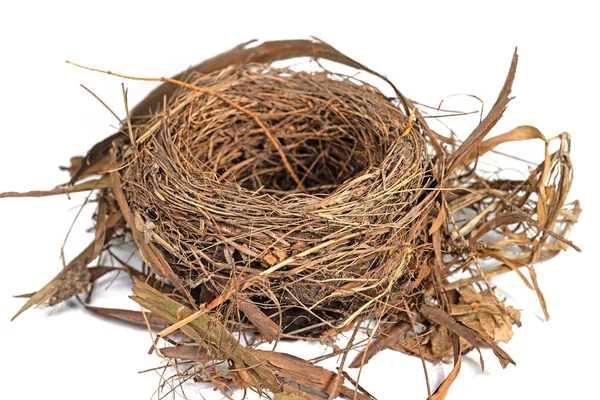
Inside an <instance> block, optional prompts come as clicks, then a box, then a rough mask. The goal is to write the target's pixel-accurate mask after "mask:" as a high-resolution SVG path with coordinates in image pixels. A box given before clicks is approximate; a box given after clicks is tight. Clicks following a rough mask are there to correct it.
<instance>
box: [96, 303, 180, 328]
mask: <svg viewBox="0 0 600 400" xmlns="http://www.w3.org/2000/svg"><path fill="white" fill-rule="evenodd" d="M86 308H87V309H88V310H90V311H93V312H95V313H96V314H99V315H102V316H105V317H110V318H115V319H118V320H121V321H126V322H131V323H133V324H136V325H144V326H145V325H146V319H145V318H144V316H143V315H142V312H141V311H134V310H121V309H118V308H101V307H92V306H86ZM145 314H146V318H147V319H148V322H149V323H150V325H151V326H155V327H162V326H166V325H169V321H167V320H166V319H164V318H161V317H159V316H158V315H156V314H153V313H151V312H146V313H145Z"/></svg>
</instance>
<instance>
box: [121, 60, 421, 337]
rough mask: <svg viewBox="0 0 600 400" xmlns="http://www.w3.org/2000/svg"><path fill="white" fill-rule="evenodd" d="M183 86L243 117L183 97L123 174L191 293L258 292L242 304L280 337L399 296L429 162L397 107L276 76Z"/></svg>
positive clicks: (260, 69)
mask: <svg viewBox="0 0 600 400" xmlns="http://www.w3.org/2000/svg"><path fill="white" fill-rule="evenodd" d="M186 82H188V83H190V84H191V85H194V86H197V87H201V88H206V89H210V90H215V91H218V92H219V93H220V94H221V95H222V96H224V97H225V98H226V99H228V100H229V101H230V102H232V103H234V104H236V105H237V106H239V109H237V108H234V107H232V106H231V105H230V104H227V103H225V102H224V101H222V100H221V99H219V98H216V97H214V96H209V95H206V94H205V93H199V92H196V91H193V90H189V89H185V90H184V91H183V92H181V93H179V94H178V95H176V96H174V97H173V98H172V99H171V101H170V102H169V104H168V105H167V107H166V109H165V110H163V111H162V112H160V113H157V114H156V115H154V116H153V118H151V119H150V120H149V121H148V122H147V123H146V124H144V125H142V126H139V127H137V128H135V129H133V138H134V140H135V142H136V147H135V149H134V151H128V152H127V153H126V155H125V156H123V160H122V162H123V164H125V165H127V167H126V168H125V169H123V170H122V171H121V172H122V175H123V180H124V181H125V182H130V184H127V185H126V190H125V193H126V196H127V199H128V202H129V203H130V205H131V208H132V210H133V211H134V212H138V213H139V215H140V216H141V218H142V220H143V224H144V226H145V229H146V237H147V238H148V240H151V241H154V242H156V244H157V245H158V246H160V248H161V249H162V250H163V251H164V253H165V256H166V257H167V258H168V260H169V263H170V264H171V265H172V266H173V268H174V270H175V271H176V273H177V274H178V275H179V276H180V277H181V279H182V281H183V282H185V285H189V286H190V287H192V288H195V287H197V286H202V288H205V290H206V291H207V292H206V293H203V294H204V295H208V296H209V297H212V298H214V297H217V296H219V295H220V294H222V293H224V292H225V291H226V290H227V289H228V287H229V286H230V285H231V281H232V280H234V279H235V280H239V281H241V282H251V284H248V285H244V289H243V290H240V291H239V292H238V295H242V296H245V297H247V298H248V299H249V300H251V301H253V302H255V303H256V304H258V305H259V307H260V308H261V309H262V310H263V311H264V313H265V314H267V315H269V316H271V317H273V318H272V319H273V320H275V321H277V323H279V322H280V321H281V323H282V327H283V330H284V332H285V331H288V330H296V329H299V328H304V327H307V326H310V325H313V324H315V325H317V327H318V328H315V329H312V330H310V331H309V332H311V333H313V334H314V333H318V332H320V331H322V330H328V329H331V328H333V327H337V326H338V325H340V324H346V323H349V322H351V321H352V320H354V319H355V318H356V317H357V316H358V315H360V314H369V313H371V311H372V310H373V308H374V307H375V306H376V305H377V304H378V303H377V302H376V299H378V298H381V297H382V296H387V295H389V294H390V292H398V291H399V287H400V285H401V283H402V280H401V278H402V275H403V271H404V269H405V268H406V264H407V263H409V262H410V257H409V249H410V248H411V246H412V243H413V241H414V238H411V237H410V236H409V232H410V231H411V228H412V226H413V225H414V220H415V218H410V217H409V218H403V217H405V216H406V214H407V211H408V210H410V209H411V207H413V206H414V205H415V204H416V203H417V202H418V201H419V198H420V197H421V196H422V188H423V187H424V186H425V185H426V183H427V182H426V181H427V179H428V175H427V162H428V157H427V150H426V146H425V142H424V139H423V137H422V135H420V134H418V133H415V132H418V131H417V129H414V130H413V129H412V128H409V125H408V119H409V118H408V116H407V115H405V114H404V112H403V111H402V110H401V109H400V108H399V107H398V106H397V105H395V104H393V103H392V102H391V101H390V100H389V99H388V98H386V97H384V96H383V94H381V93H380V92H379V91H378V90H377V89H375V88H374V87H372V86H369V85H367V84H364V83H360V82H358V81H355V80H353V79H351V78H349V77H346V76H342V75H336V74H328V73H325V72H323V73H321V74H320V75H318V76H315V75H314V74H309V73H306V72H294V71H292V70H288V69H274V68H271V67H269V66H266V65H254V64H251V65H245V66H243V67H230V68H227V69H225V70H221V71H217V72H214V73H211V74H208V75H203V74H192V75H191V76H190V77H189V78H188V79H186ZM257 120H258V121H259V122H258V121H257ZM257 122H258V123H257ZM228 304H236V303H235V302H232V303H228ZM223 313H224V314H227V315H228V316H229V317H231V318H237V317H238V315H239V314H238V313H237V312H232V310H228V311H227V312H225V311H223ZM279 315H280V316H279ZM299 316H302V318H299ZM373 316H374V314H372V313H371V317H373ZM304 332H307V331H304Z"/></svg>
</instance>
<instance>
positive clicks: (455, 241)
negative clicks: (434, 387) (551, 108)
mask: <svg viewBox="0 0 600 400" xmlns="http://www.w3.org/2000/svg"><path fill="white" fill-rule="evenodd" d="M302 56H308V57H311V58H313V59H326V60H329V61H335V62H338V63H341V64H344V65H346V66H349V67H352V68H355V69H357V70H362V71H365V72H367V73H369V74H371V75H373V76H375V77H377V78H380V79H383V81H384V82H386V83H387V84H389V85H390V86H391V88H392V89H393V91H394V97H393V98H388V97H386V96H384V95H383V94H382V93H381V92H380V91H379V90H378V89H376V88H375V87H373V86H371V85H369V84H367V83H365V82H363V81H360V80H358V79H357V78H356V77H351V76H347V75H342V74H336V73H333V72H330V71H328V70H326V69H324V68H318V69H317V72H310V73H309V72H298V71H296V70H293V69H287V68H276V67H274V66H273V62H275V61H280V60H285V59H289V58H294V57H302ZM516 64H517V56H516V53H515V55H514V57H513V60H512V63H511V66H510V69H509V73H508V75H507V78H506V81H505V83H504V86H503V88H502V90H501V91H500V95H499V97H498V100H497V101H496V103H495V104H494V105H493V107H491V109H490V111H489V113H488V115H487V116H486V117H485V118H483V119H482V120H481V122H480V124H479V125H478V126H477V127H476V128H475V129H474V130H473V132H472V133H471V134H470V135H468V137H467V138H466V139H465V140H464V141H462V142H461V141H458V140H456V138H454V137H450V138H448V137H444V136H442V135H440V134H438V133H436V132H435V131H433V130H432V129H431V128H430V127H429V126H428V124H427V122H426V120H425V118H424V117H423V115H422V114H421V113H420V112H419V110H418V109H417V108H416V107H415V105H414V104H413V102H412V101H410V100H409V99H407V98H405V97H404V96H403V95H402V93H400V91H398V90H397V88H396V87H395V86H394V85H393V84H391V82H390V81H389V80H387V79H386V78H385V77H383V76H381V75H379V74H377V73H376V72H374V71H372V70H370V69H369V68H367V67H366V66H364V65H362V64H360V63H358V62H356V61H354V60H352V59H350V58H348V57H346V56H344V55H343V54H341V53H339V52H338V51H337V50H335V49H334V48H332V47H331V46H329V45H327V44H325V43H323V42H320V41H305V40H298V41H281V42H266V43H263V44H261V45H259V46H256V47H247V46H246V45H241V46H238V47H236V48H234V49H232V50H230V51H229V52H226V53H223V54H221V55H219V56H217V57H215V58H212V59H209V60H207V61H205V62H204V63H201V64H199V65H197V66H195V67H194V68H192V70H191V71H190V72H187V73H185V74H180V75H178V76H176V77H174V78H154V79H143V78H131V77H126V76H123V75H120V76H121V77H125V78H130V79H140V80H151V81H161V82H164V84H163V85H161V86H160V87H159V88H157V89H156V90H155V91H154V92H152V93H151V94H150V95H149V96H148V97H147V98H146V100H144V101H143V102H142V104H141V105H139V106H137V107H136V108H135V109H133V110H132V112H131V114H130V115H129V114H128V116H127V119H126V121H125V122H124V123H123V126H122V127H121V128H120V130H119V131H118V132H117V133H116V134H114V135H112V136H111V137H109V138H107V139H105V140H104V141H102V142H100V143H98V144H97V145H95V146H94V147H93V148H92V149H91V150H90V151H89V152H88V154H87V155H86V156H85V157H76V158H74V159H73V160H72V165H71V167H69V168H66V169H68V170H69V171H70V173H71V176H72V179H71V182H70V185H69V186H67V187H61V188H57V189H54V190H50V191H46V192H40V191H34V192H28V193H3V194H0V197H12V196H44V195H54V194H60V193H71V192H76V191H83V190H90V189H95V190H97V191H98V197H97V201H98V210H97V213H96V214H95V221H96V236H95V238H94V241H93V242H92V243H91V244H90V245H89V246H88V247H87V248H86V249H84V250H83V251H82V253H81V254H80V255H79V256H77V257H75V258H74V259H73V260H72V261H71V262H70V263H69V264H68V265H67V266H66V267H65V268H64V269H63V270H62V271H61V272H60V273H59V274H58V275H57V276H56V278H54V279H53V280H52V281H50V282H49V283H48V284H47V285H46V286H44V287H43V288H42V289H41V290H39V291H38V292H36V293H34V294H31V295H27V296H28V297H30V299H29V300H28V302H27V303H26V304H25V305H24V306H23V308H22V309H21V310H20V311H19V312H18V313H17V315H19V314H20V313H21V312H23V311H24V310H26V309H27V308H29V307H31V306H32V305H35V304H41V303H44V302H46V301H49V303H50V304H51V305H53V304H56V303H59V302H61V301H65V300H67V299H69V298H70V297H72V296H74V295H77V294H79V293H81V292H86V291H89V290H91V288H93V285H91V284H92V283H93V282H94V281H96V280H97V279H98V278H99V277H101V276H103V275H105V274H107V273H110V272H112V271H114V270H125V271H126V272H127V273H128V274H129V275H130V276H131V278H132V280H134V281H135V284H134V287H133V296H132V299H133V300H135V301H136V302H137V303H139V304H140V305H141V306H143V307H145V308H146V309H148V310H150V311H151V313H146V312H136V311H124V310H114V309H101V308H97V307H90V306H87V305H86V307H87V308H88V309H91V310H93V311H95V312H97V313H100V314H103V315H108V316H111V317H116V318H120V319H126V320H128V321H132V322H143V323H145V324H148V325H169V328H167V329H165V330H163V331H161V332H160V333H159V335H158V336H160V337H164V338H166V337H169V336H170V337H169V341H170V343H174V340H177V344H179V345H180V346H176V347H170V348H167V349H162V350H161V351H160V352H161V356H163V357H170V358H172V359H175V360H177V359H183V360H188V361H193V362H195V363H197V364H198V365H195V364H194V365H195V366H194V367H191V368H187V367H183V370H181V371H178V376H179V377H181V378H184V379H191V378H193V379H195V380H206V379H208V380H210V381H211V382H213V383H215V384H216V385H217V386H218V387H220V388H222V389H223V388H226V387H228V386H229V385H230V384H231V383H232V382H233V383H234V384H236V385H238V386H242V387H252V388H254V389H256V390H257V391H258V392H260V393H264V392H263V391H262V390H263V389H267V390H269V391H270V392H272V393H285V394H294V395H295V394H301V395H302V396H303V397H302V398H307V399H318V398H335V397H336V396H338V395H344V396H346V397H352V398H356V399H361V400H367V399H371V398H372V396H371V395H370V394H368V392H367V391H366V390H365V389H363V388H362V387H360V385H358V383H356V382H352V384H353V385H354V386H355V387H356V388H358V389H357V391H355V390H354V389H350V388H349V387H347V386H345V385H344V382H345V378H344V376H346V375H344V374H345V372H344V370H343V369H344V366H345V365H344V363H345V360H346V356H347V355H348V353H349V352H350V351H352V350H354V349H355V348H354V345H355V342H353V341H354V340H355V339H356V338H357V336H358V335H363V336H364V337H363V339H362V342H361V343H363V344H364V343H366V345H365V346H364V347H363V348H361V349H360V353H359V354H358V355H356V356H355V357H354V359H353V361H351V362H349V363H348V364H349V367H350V368H353V367H361V366H363V365H364V364H366V363H367V362H368V361H369V359H370V358H371V357H373V356H374V355H375V354H377V352H379V351H380V350H382V349H386V348H391V349H395V350H399V351H402V352H405V353H408V354H411V355H418V356H420V357H422V358H424V359H428V360H433V361H440V360H441V361H449V360H450V359H451V358H452V357H453V360H454V370H453V372H452V373H451V374H450V375H449V376H448V377H447V379H446V381H444V383H443V384H442V385H441V386H440V388H439V389H438V391H437V392H436V394H435V398H438V399H443V398H444V396H445V393H446V392H447V390H448V387H449V386H450V385H451V383H452V381H453V380H454V378H455V377H456V375H457V373H458V370H459V369H460V365H461V354H463V353H464V352H466V351H469V350H470V349H473V348H477V349H479V347H480V346H482V345H487V346H490V347H492V348H493V350H494V353H495V355H496V356H497V357H498V359H499V360H500V362H501V364H502V365H503V366H506V365H507V364H508V363H514V361H513V360H512V358H510V356H509V355H508V354H506V353H505V352H504V351H503V350H502V349H501V348H500V347H499V346H498V344H497V342H499V341H508V340H509V339H510V338H511V337H512V324H520V322H519V312H518V311H516V310H515V309H513V308H512V307H510V306H507V305H505V304H504V301H503V300H502V299H499V298H498V297H497V296H496V295H495V293H494V290H493V287H492V285H491V284H490V281H489V278H491V277H493V276H496V275H499V274H502V273H505V272H509V271H515V272H516V273H517V274H518V275H519V277H520V278H521V279H522V280H523V282H524V283H525V285H527V286H528V287H529V288H530V289H532V290H534V291H535V292H536V293H537V296H538V298H539V301H540V304H541V307H542V309H543V310H544V313H545V315H546V317H548V313H547V309H546V305H545V300H544V296H543V295H542V292H541V290H540V287H539V285H538V282H537V277H536V273H535V269H534V266H533V265H534V263H535V262H536V261H538V260H543V259H547V258H550V257H553V256H554V255H556V254H557V253H558V252H559V251H560V250H564V249H566V248H567V247H569V246H570V247H574V248H576V249H577V247H576V246H575V245H573V243H571V242H570V241H568V240H567V239H566V238H565V236H566V235H567V234H568V232H569V230H570V229H571V227H572V226H573V225H574V223H575V222H576V221H577V218H578V216H579V213H580V208H579V203H578V202H577V201H575V202H572V203H566V199H567V194H568V191H569V189H570V185H571V181H572V177H573V174H572V166H571V160H570V156H569V151H570V139H569V136H568V134H566V133H563V134H560V135H558V136H556V137H553V138H551V139H546V137H545V136H544V135H542V133H541V132H540V131H539V130H537V129H536V128H534V127H531V126H520V127H517V128H515V129H513V130H511V131H509V132H506V133H504V134H501V135H498V136H495V137H493V138H491V139H487V140H484V138H485V136H486V135H487V134H488V132H489V131H490V130H491V129H492V128H493V126H494V125H495V123H496V122H497V121H498V120H499V119H500V118H501V116H502V113H503V112H504V110H505V108H506V106H507V104H508V102H509V101H510V97H509V94H510V91H511V85H512V82H513V80H514V77H515V71H516ZM318 65H319V66H320V64H318ZM107 73H109V74H112V73H110V72H107ZM113 75H114V74H113ZM533 139H535V140H541V141H543V142H544V143H545V145H546V146H545V150H544V154H543V160H542V162H541V163H540V164H539V165H538V166H537V167H535V168H528V169H527V170H525V171H524V172H523V176H522V177H521V178H506V177H504V178H501V177H499V175H498V171H496V172H494V173H491V174H490V173H485V172H484V171H481V170H480V169H479V168H477V161H478V158H479V157H480V156H482V155H484V154H486V153H487V152H490V151H492V150H494V149H495V148H496V146H498V145H500V144H502V143H506V142H511V141H521V140H533ZM554 143H558V146H555V145H554ZM551 145H552V146H553V147H557V149H556V150H555V151H553V152H551V151H550V149H551ZM499 172H502V170H500V171H499ZM92 175H100V177H98V178H97V179H88V178H90V177H91V176H92ZM131 237H132V238H133V240H134V242H135V246H136V249H137V250H138V251H139V253H140V255H141V257H142V259H143V261H144V265H143V266H142V268H138V269H136V268H134V267H132V266H131V265H129V264H128V263H127V260H121V259H119V258H118V257H117V256H116V254H115V253H114V252H113V251H112V250H113V248H114V247H116V246H118V245H120V244H122V242H123V240H124V239H128V238H131ZM103 254H108V255H109V258H110V259H114V260H118V261H119V266H114V267H107V266H93V267H91V266H89V264H90V263H91V262H92V260H94V259H96V258H97V257H102V255H103ZM146 267H147V268H146ZM523 267H525V268H523ZM525 270H526V271H527V273H528V274H529V277H527V276H526V275H525V274H523V272H522V271H525ZM475 285H478V286H477V290H476V289H475V287H476V286H475ZM82 303H83V301H82ZM15 317H16V316H15ZM373 321H375V323H374V324H371V325H369V324H370V323H371V322H373ZM349 329H353V333H352V335H351V339H350V343H349V344H348V345H347V346H346V347H345V348H344V349H335V350H334V351H333V352H331V354H329V355H328V356H331V357H333V356H336V355H338V354H340V355H342V358H341V360H342V361H341V365H340V368H339V371H338V372H337V373H333V372H331V371H327V370H325V369H323V368H321V367H318V366H315V365H313V364H312V363H310V362H308V361H304V360H300V359H298V358H296V357H293V356H290V355H288V354H284V353H279V352H265V351H260V350H257V349H256V348H255V347H252V346H251V347H250V348H246V347H244V346H242V345H241V344H240V342H239V341H238V340H237V339H236V337H235V336H234V333H236V334H237V333H246V332H247V331H253V332H258V334H259V335H258V336H257V337H255V338H254V339H257V338H258V340H255V341H254V342H253V345H256V344H259V343H263V342H264V341H267V342H269V343H272V344H273V346H275V347H276V343H277V341H278V340H282V339H297V338H299V337H303V338H306V337H307V336H319V337H320V338H321V339H323V340H331V339H330V337H332V336H334V335H335V334H336V333H340V332H343V331H345V330H349ZM176 331H180V332H182V333H183V334H184V337H183V338H181V337H176V336H172V335H171V334H172V333H173V332H176ZM263 339H264V340H263ZM357 340H358V339H357ZM219 362H227V363H228V364H229V366H230V367H233V368H229V369H227V370H223V369H218V368H214V366H215V364H218V363H219ZM170 365H175V364H174V363H173V362H170ZM346 377H347V376H346ZM348 381H351V379H348Z"/></svg>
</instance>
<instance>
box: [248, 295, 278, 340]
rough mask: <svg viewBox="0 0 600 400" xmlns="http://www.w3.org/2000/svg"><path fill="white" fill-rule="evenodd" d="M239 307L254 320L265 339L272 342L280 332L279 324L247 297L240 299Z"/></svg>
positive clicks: (255, 325) (251, 320) (253, 322)
mask: <svg viewBox="0 0 600 400" xmlns="http://www.w3.org/2000/svg"><path fill="white" fill-rule="evenodd" d="M238 309H239V310H240V311H241V312H243V313H244V315H245V316H246V317H247V318H248V319H249V320H250V322H252V324H253V325H254V327H255V328H256V329H257V330H258V332H260V334H261V336H262V337H263V338H265V340H266V341H267V342H269V343H271V342H272V341H273V340H275V339H276V338H277V336H278V335H279V333H280V329H279V325H277V324H276V323H275V322H273V320H272V319H270V318H269V317H267V316H266V315H265V313H263V312H262V311H261V309H260V308H258V306H256V304H254V303H252V302H250V300H247V299H240V301H239V302H238Z"/></svg>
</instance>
